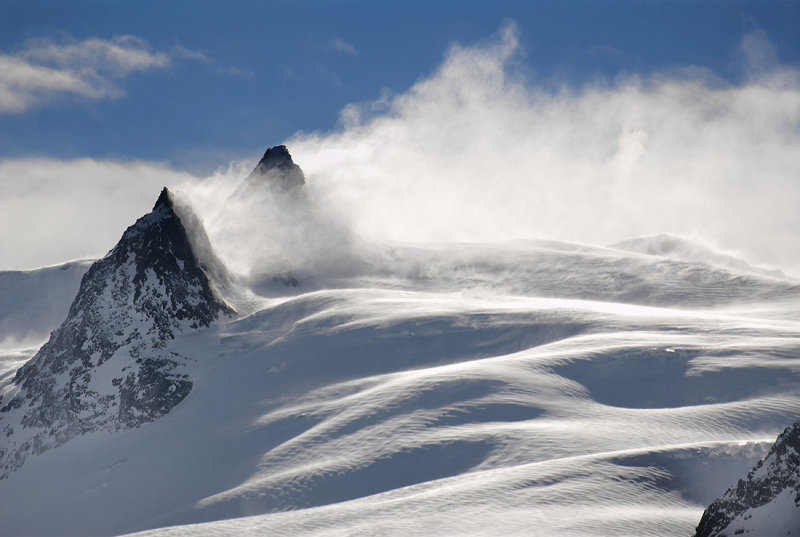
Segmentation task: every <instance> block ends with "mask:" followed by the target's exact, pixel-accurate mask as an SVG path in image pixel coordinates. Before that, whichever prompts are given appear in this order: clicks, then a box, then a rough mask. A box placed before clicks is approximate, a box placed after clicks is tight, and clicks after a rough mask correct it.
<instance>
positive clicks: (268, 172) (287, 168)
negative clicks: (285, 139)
mask: <svg viewBox="0 0 800 537" xmlns="http://www.w3.org/2000/svg"><path fill="white" fill-rule="evenodd" d="M264 179H266V182H267V183H268V184H272V185H280V186H281V187H283V188H285V189H290V188H293V187H295V186H300V185H304V184H305V182H306V178H305V175H304V174H303V170H302V169H300V166H298V165H297V164H295V163H294V161H293V160H292V155H291V154H290V153H289V150H288V149H287V148H286V146H285V145H276V146H273V147H270V148H269V149H267V150H266V152H264V156H263V157H261V160H260V161H258V164H256V167H255V168H254V169H253V171H252V172H250V175H248V176H247V178H246V179H245V184H249V183H253V182H259V183H261V182H263V181H264Z"/></svg>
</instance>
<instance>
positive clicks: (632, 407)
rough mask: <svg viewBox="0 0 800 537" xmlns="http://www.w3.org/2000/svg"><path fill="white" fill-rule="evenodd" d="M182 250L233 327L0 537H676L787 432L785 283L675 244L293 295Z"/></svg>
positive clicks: (52, 462) (197, 345) (333, 283)
mask: <svg viewBox="0 0 800 537" xmlns="http://www.w3.org/2000/svg"><path fill="white" fill-rule="evenodd" d="M265 157H266V155H265ZM292 169H293V170H294V168H292ZM298 184H302V183H299V182H298ZM190 227H192V228H193V229H196V225H193V226H190ZM188 236H189V237H190V239H189V240H190V242H191V246H192V249H194V250H198V251H199V250H207V251H206V254H205V255H203V256H199V258H198V259H206V260H207V261H206V262H201V261H198V263H199V264H200V265H202V266H204V267H206V268H205V269H204V273H206V274H207V275H209V276H208V281H209V286H210V287H209V288H208V289H209V292H210V293H211V294H210V295H207V296H208V297H216V298H210V300H212V302H206V304H208V303H212V304H216V306H214V307H213V308H212V310H214V311H217V312H219V313H223V314H217V315H211V316H204V317H203V319H204V320H206V321H207V322H200V323H196V324H197V326H195V327H193V328H191V329H183V328H181V329H175V330H172V331H171V333H170V336H169V337H164V338H161V339H159V340H158V345H157V349H158V352H160V353H165V355H166V356H180V357H184V358H185V359H181V361H180V371H181V374H182V375H185V378H186V379H190V381H191V389H189V390H188V391H186V393H183V394H182V395H183V398H182V399H180V400H179V401H177V402H176V403H175V404H174V405H173V406H172V407H171V408H170V409H169V411H168V412H165V413H156V414H158V415H154V416H152V418H153V419H148V420H140V421H137V422H136V423H135V424H131V426H126V427H107V426H105V422H103V426H98V427H94V428H92V429H91V430H87V431H85V432H83V433H82V434H78V435H74V436H72V437H71V438H69V439H68V441H65V442H63V443H61V444H59V445H57V446H54V447H52V448H51V449H47V450H43V451H42V452H41V453H38V454H33V455H30V456H28V457H27V458H26V459H25V461H24V464H22V465H20V466H19V467H17V468H15V469H13V470H12V471H10V472H8V474H7V475H6V477H5V478H4V479H0V534H3V535H120V534H128V533H133V532H140V533H138V534H139V535H152V536H156V535H158V536H173V535H176V536H177V535H197V534H202V535H262V534H274V535H398V534H402V535H431V534H443V535H542V536H545V535H547V536H549V535H568V536H590V535H615V536H623V535H630V536H633V535H635V536H664V537H666V536H674V535H687V536H688V535H691V534H692V533H693V532H694V531H695V527H696V526H697V525H698V523H699V521H700V519H701V516H702V514H703V511H704V509H705V508H706V507H707V506H708V505H709V504H710V503H711V502H712V501H713V500H715V499H716V498H719V497H721V496H722V495H723V494H724V493H725V491H726V490H727V489H728V488H729V487H731V485H732V484H734V483H736V481H737V480H738V479H739V478H741V477H743V476H745V475H746V474H747V473H748V471H750V470H751V468H753V466H754V465H755V464H756V463H757V462H758V461H759V460H760V459H761V458H763V457H764V456H766V455H767V454H768V452H769V451H770V446H771V445H772V443H773V442H774V441H775V438H776V436H777V435H778V433H779V432H781V431H783V430H784V429H785V428H786V427H787V426H788V425H790V424H791V423H793V422H795V421H796V420H797V418H798V416H800V283H799V282H797V281H796V280H793V279H792V278H790V277H786V276H785V275H783V274H777V273H772V272H768V271H763V270H760V269H756V268H755V267H753V266H752V265H750V264H748V263H746V262H744V261H741V262H735V261H732V260H731V258H730V257H729V256H723V255H721V254H719V255H718V254H717V253H715V252H708V251H705V250H703V249H702V248H699V247H697V246H696V245H694V244H692V243H691V241H688V240H686V239H681V238H676V237H670V238H669V241H668V243H669V247H668V248H665V247H664V244H665V239H664V236H656V237H643V238H639V239H636V240H635V241H629V242H626V243H620V244H617V245H614V246H609V247H605V246H593V245H585V244H575V243H566V242H555V241H516V242H508V243H492V244H381V245H370V246H369V248H364V249H363V250H356V251H355V253H353V254H352V255H354V256H360V257H358V259H357V262H354V263H351V264H350V265H348V268H347V270H342V271H338V272H336V273H335V274H333V275H329V277H326V275H325V274H321V273H319V272H313V271H312V270H310V269H309V268H308V267H302V266H301V267H294V266H292V267H289V268H290V269H291V274H292V275H293V277H296V279H295V285H291V284H286V281H282V280H280V276H282V275H283V274H284V273H281V274H261V275H256V276H254V275H253V274H250V275H249V276H248V277H244V278H239V277H237V276H236V275H225V274H224V270H223V268H222V267H219V266H216V267H215V266H212V265H214V263H215V262H210V261H208V259H213V258H211V257H209V255H210V249H209V247H208V246H202V245H199V243H198V240H197V239H196V237H194V234H192V233H188ZM212 239H213V235H212ZM675 241H678V244H675ZM201 242H202V241H201ZM212 243H213V240H212ZM201 246H202V248H201ZM687 252H690V253H691V255H690V256H689V255H687ZM167 254H169V252H164V255H167ZM50 272H51V270H45V269H42V270H41V271H33V272H32V273H31V274H30V275H29V276H30V277H31V278H37V277H38V278H40V280H41V282H42V286H43V287H42V288H43V289H46V288H47V286H51V287H52V288H53V289H56V288H59V287H60V286H61V285H62V283H61V282H55V281H53V280H52V279H48V278H49V276H48V275H49V274H50ZM275 276H279V278H278V281H277V282H276V281H273V278H274V277H275ZM3 277H4V273H0V282H2V281H3ZM215 282H216V283H215ZM220 282H221V283H220ZM265 282H272V284H270V286H269V289H266V287H267V286H266V284H265ZM72 285H74V282H73V283H72ZM3 292H6V291H4V288H3V287H2V286H0V293H3ZM62 294H66V293H62ZM9 296H10V295H9V294H4V295H3V296H2V297H0V298H2V300H0V304H2V305H3V306H2V307H3V308H4V309H7V308H10V306H6V304H11V303H12V302H11V301H7V297H9ZM231 297H233V298H231ZM235 297H239V300H238V301H237V300H236V299H235ZM24 300H25V299H24V297H22V298H14V301H13V302H14V304H17V305H15V306H14V308H16V309H15V310H14V311H29V312H32V313H31V316H35V304H32V305H24V304H23V305H19V304H18V302H20V301H24ZM70 300H71V297H70ZM216 301H218V302H216ZM228 304H230V307H228V306H227V305H228ZM239 304H244V306H243V307H242V306H239ZM68 306H69V304H68V301H67V303H66V304H62V305H61V306H59V307H61V308H62V309H61V311H64V312H66V310H67V308H68ZM233 310H236V313H235V314H234V313H233ZM225 312H228V313H225ZM0 313H3V312H0ZM9 316H11V314H9ZM61 320H62V319H58V320H57V321H56V320H52V319H50V320H49V322H50V323H51V325H50V326H48V327H46V328H47V329H49V330H55V329H56V328H57V322H60V321H61ZM42 323H43V327H42V328H44V324H45V321H42ZM181 326H183V325H181ZM11 332H13V330H12V329H9V333H10V334H9V335H13V334H11ZM8 341H15V340H13V339H12V338H9V339H8ZM42 342H43V341H42ZM3 352H4V354H3V355H2V356H3V357H6V359H5V360H4V361H2V362H0V363H2V364H3V367H4V368H5V373H4V376H2V377H0V379H2V385H0V389H1V390H3V391H2V392H0V393H3V394H4V397H7V396H8V394H10V393H11V391H13V390H14V389H16V388H15V387H14V384H13V379H12V374H11V373H10V371H12V370H14V369H16V368H17V367H19V364H20V362H21V361H22V359H23V358H24V357H26V356H28V355H27V354H25V352H29V351H24V352H23V351H20V350H19V349H17V348H16V347H14V348H12V347H11V346H8V347H7V348H6V349H5V350H4V351H3ZM14 353H16V354H14ZM33 363H35V361H34V362H33ZM6 400H7V399H4V401H6ZM2 425H3V422H2V421H0V427H2ZM4 438H5V437H2V436H0V442H3V444H0V446H2V447H4V448H6V447H8V446H9V445H10V444H9V443H8V442H9V441H8V440H4ZM781 501H782V498H781Z"/></svg>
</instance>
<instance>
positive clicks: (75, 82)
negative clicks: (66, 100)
mask: <svg viewBox="0 0 800 537" xmlns="http://www.w3.org/2000/svg"><path fill="white" fill-rule="evenodd" d="M184 50H186V49H184ZM169 63H170V57H169V55H168V54H167V53H165V52H159V51H154V50H152V48H151V47H150V45H149V44H148V43H147V41H145V40H144V39H141V38H138V37H135V36H132V35H124V36H117V37H114V38H112V39H110V40H106V39H99V38H91V39H86V40H85V41H76V40H74V39H71V38H65V39H62V40H60V41H55V40H52V39H39V40H33V41H29V42H28V43H27V45H26V47H25V48H23V49H22V50H20V51H18V52H16V53H14V54H5V53H0V114H2V113H5V114H7V113H19V112H24V111H25V110H27V109H29V108H30V107H32V106H34V105H36V104H42V103H45V102H48V101H49V100H51V99H53V98H55V97H57V96H59V95H64V94H72V95H77V96H81V97H84V98H88V99H108V98H116V97H119V96H121V95H122V94H123V91H122V89H121V88H120V87H119V81H120V80H121V79H122V78H124V77H125V76H127V75H129V74H130V73H133V72H137V71H147V70H150V69H159V68H164V67H167V66H168V65H169Z"/></svg>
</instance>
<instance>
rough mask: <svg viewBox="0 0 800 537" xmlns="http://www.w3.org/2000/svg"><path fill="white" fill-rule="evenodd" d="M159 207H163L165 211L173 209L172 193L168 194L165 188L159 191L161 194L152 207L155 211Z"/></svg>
mask: <svg viewBox="0 0 800 537" xmlns="http://www.w3.org/2000/svg"><path fill="white" fill-rule="evenodd" d="M159 207H163V208H165V209H172V208H173V207H174V201H173V199H172V192H170V191H169V189H168V188H167V187H164V188H162V189H161V194H159V196H158V199H157V200H156V204H155V205H153V210H154V211H155V210H157V209H158V208H159Z"/></svg>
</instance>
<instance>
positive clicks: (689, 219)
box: [286, 24, 800, 272]
mask: <svg viewBox="0 0 800 537" xmlns="http://www.w3.org/2000/svg"><path fill="white" fill-rule="evenodd" d="M525 53H526V51H524V50H522V49H521V47H520V44H519V39H518V31H517V28H516V27H515V25H514V24H508V25H506V26H504V27H503V28H501V30H500V31H499V34H498V35H497V36H496V37H495V38H494V39H493V40H490V41H489V42H486V43H482V44H479V45H476V46H470V47H464V46H460V45H454V46H452V47H451V49H450V50H449V51H448V52H447V54H446V56H445V58H444V61H443V63H442V65H441V66H440V67H439V68H438V69H437V70H436V71H435V72H434V73H433V74H431V75H430V76H427V77H425V78H422V79H420V80H419V81H418V82H417V83H416V84H414V85H413V86H412V87H411V88H410V89H409V90H408V91H406V92H403V93H398V94H392V93H390V92H388V91H387V92H385V93H384V95H382V96H381V98H380V99H378V100H376V101H373V102H367V103H361V104H354V105H350V106H348V107H346V108H345V109H344V110H343V111H342V112H341V124H340V128H339V129H338V130H336V131H334V132H331V133H298V134H297V135H295V136H294V137H292V138H291V139H290V140H289V141H288V142H286V143H287V145H288V147H289V149H290V151H291V152H292V154H293V156H294V158H295V161H296V162H297V163H299V164H300V165H301V166H302V168H303V169H304V170H305V172H306V176H307V177H308V188H309V189H310V190H311V191H312V192H313V193H314V195H315V197H316V198H317V199H318V200H319V201H320V203H321V204H323V205H324V206H327V207H333V208H336V211H337V213H338V214H339V215H340V216H342V217H343V218H344V219H345V220H346V221H347V225H348V227H350V228H351V229H352V230H353V231H354V232H355V233H356V234H357V235H359V236H362V237H365V238H368V239H370V240H373V241H385V240H390V241H424V242H427V241H444V242H452V241H457V242H462V241H465V242H476V241H478V242H483V241H505V240H516V239H531V238H545V239H558V240H567V241H577V242H584V243H591V244H600V245H604V244H610V243H614V242H617V241H619V240H623V239H627V238H631V237H635V236H640V235H649V234H656V233H661V232H670V233H673V234H676V235H681V236H691V237H695V238H698V239H701V240H702V241H703V242H705V243H707V244H710V245H712V246H715V247H717V248H720V249H724V250H729V251H730V250H733V251H736V252H738V253H739V254H740V255H743V256H745V257H747V258H748V259H750V260H751V261H755V262H759V263H763V264H767V265H774V266H780V267H783V268H788V269H790V270H791V269H793V268H794V269H795V272H797V271H796V269H797V267H800V250H798V249H797V247H796V246H797V244H798V236H799V235H800V212H798V211H797V207H800V183H798V182H797V170H798V169H800V152H798V151H797V148H798V147H800V74H798V71H797V70H796V69H794V68H789V67H786V66H782V65H781V64H780V63H779V61H778V59H777V53H776V51H775V50H774V47H773V46H772V45H771V43H770V42H769V40H768V39H767V37H766V36H765V35H764V34H763V33H759V32H754V33H752V34H749V35H747V36H745V37H744V39H743V41H742V44H741V46H740V48H739V50H735V51H731V58H732V61H735V62H739V64H740V65H741V69H742V71H743V72H744V73H745V75H744V77H743V82H742V83H741V84H738V85H732V84H731V83H729V82H726V81H724V80H721V79H719V78H716V77H715V76H714V75H713V74H711V73H709V72H707V71H704V70H702V69H700V68H695V67H692V66H686V67H683V68H676V69H674V70H673V71H672V72H669V73H656V74H651V75H648V76H638V75H635V74H631V75H626V76H620V77H618V78H617V79H615V80H599V81H597V82H595V83H593V84H588V85H585V86H583V87H580V88H572V87H568V86H565V85H559V84H558V83H556V82H554V81H553V80H537V79H536V77H535V76H532V75H531V74H530V73H529V72H528V71H526V69H525V68H524V66H523V64H522V62H521V60H522V57H523V56H524V55H525ZM534 63H535V62H534Z"/></svg>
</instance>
